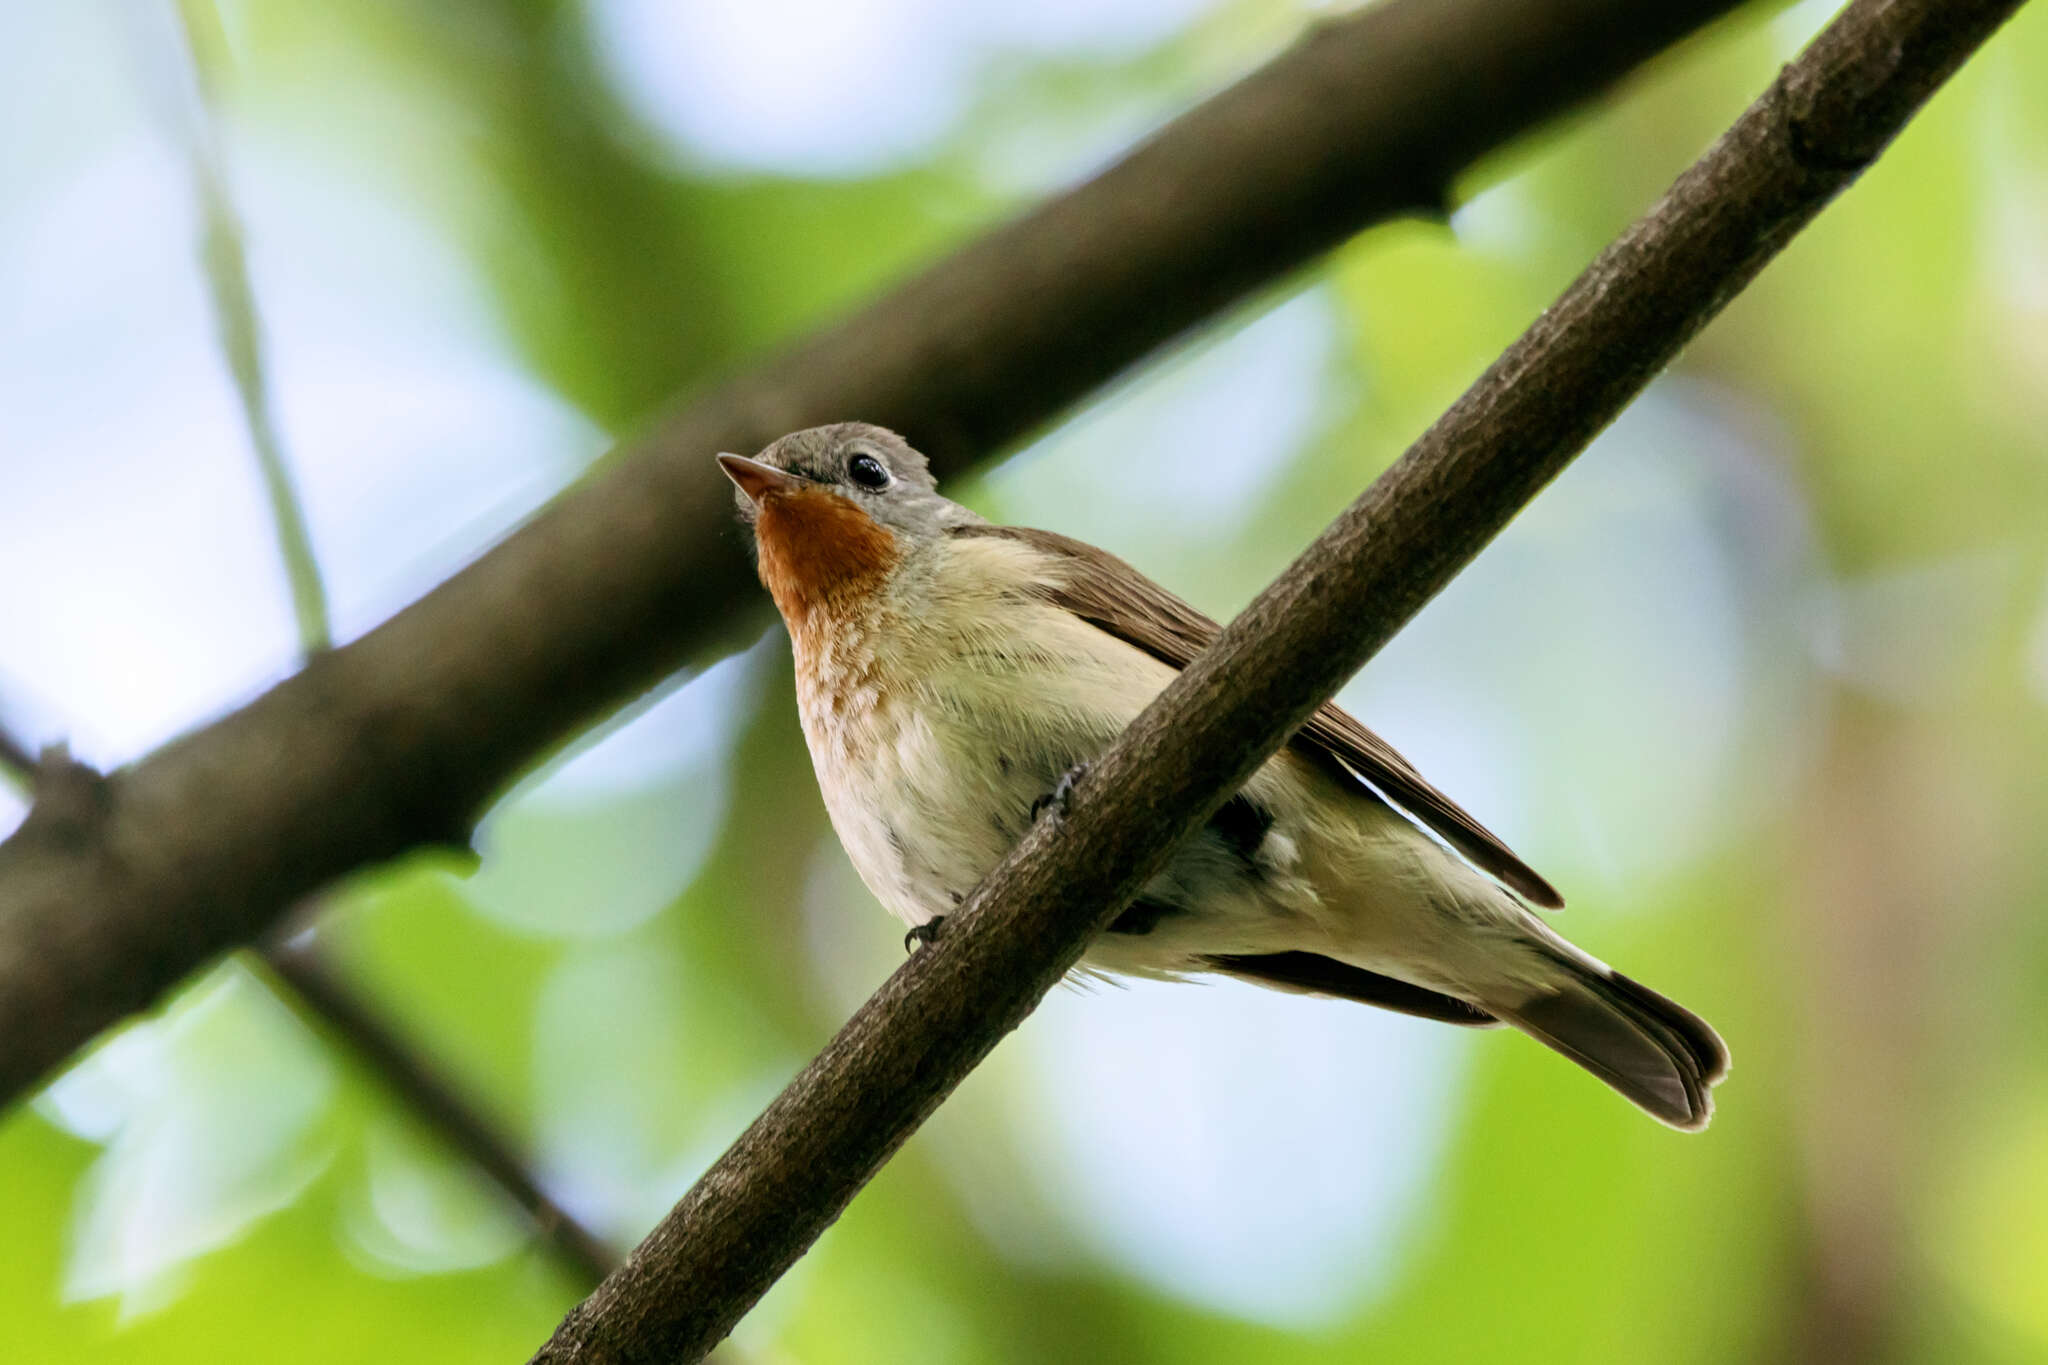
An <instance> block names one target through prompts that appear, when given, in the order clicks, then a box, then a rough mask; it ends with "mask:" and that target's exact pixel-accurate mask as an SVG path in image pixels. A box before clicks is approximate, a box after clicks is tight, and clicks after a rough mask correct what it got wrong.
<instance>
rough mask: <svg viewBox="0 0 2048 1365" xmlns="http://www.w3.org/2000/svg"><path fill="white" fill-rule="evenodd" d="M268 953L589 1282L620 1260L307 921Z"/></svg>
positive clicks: (324, 1021) (296, 989) (344, 1039)
mask: <svg viewBox="0 0 2048 1365" xmlns="http://www.w3.org/2000/svg"><path fill="white" fill-rule="evenodd" d="M263 960H264V961H265V962H266V963H268V964H269V966H270V969H271V970H272V971H273V972H275V973H276V975H277V977H278V980H279V981H281V982H282V983H283V984H284V985H285V986H287V987H289V988H290V991H291V993H292V994H294V995H296V996H297V997H298V998H299V999H300V1000H301V1001H303V1002H304V1003H305V1004H306V1006H307V1008H308V1009H310V1010H311V1011H312V1013H313V1015H314V1016H315V1017H316V1018H317V1020H318V1021H319V1022H320V1024H321V1025H323V1026H324V1027H325V1028H326V1030H327V1031H328V1032H329V1033H331V1034H332V1035H333V1036H334V1038H335V1041H336V1042H337V1044H339V1045H340V1046H342V1047H344V1048H346V1049H347V1050H348V1051H349V1052H350V1053H352V1054H354V1055H355V1056H356V1057H357V1058H358V1059H359V1060H361V1061H362V1062H363V1063H364V1064H365V1065H366V1066H367V1067H368V1068H369V1069H370V1071H371V1072H372V1074H374V1075H375V1076H376V1078H377V1080H378V1081H379V1082H380V1083H381V1084H383V1085H384V1086H385V1087H386V1088H387V1089H389V1090H390V1091H391V1093H392V1094H393V1095H394V1096H395V1097H396V1098H397V1099H398V1100H400V1101H401V1102H402V1103H403V1104H404V1105H405V1106H406V1108H407V1109H409V1110H410V1111H411V1112H412V1113H413V1114H414V1115H416V1116H417V1117H418V1118H419V1119H420V1120H422V1121H423V1122H424V1123H426V1124H427V1125H428V1126H429V1127H430V1128H431V1129H433V1131H434V1132H435V1133H436V1134H438V1135H439V1136H440V1138H441V1139H442V1140H443V1141H445V1142H447V1143H448V1144H449V1146H451V1147H453V1148H454V1149H455V1150H456V1151H457V1152H460V1153H461V1154H462V1155H463V1156H465V1157H467V1158H468V1159H469V1160H470V1161H471V1162H473V1163H475V1164H476V1165H477V1166H479V1167H481V1168H482V1170H483V1172H484V1174H486V1175H488V1176H489V1177H490V1178H491V1179H493V1180H495V1181H496V1182H497V1183H498V1185H499V1186H500V1187H501V1188H502V1189H503V1190H504V1191H505V1192H506V1193H507V1194H508V1195H510V1196H511V1197H512V1199H513V1201H514V1202H515V1203H517V1204H518V1205H519V1207H520V1208H522V1209H524V1210H526V1212H527V1214H528V1215H529V1216H530V1217H531V1218H532V1219H533V1221H534V1225H535V1227H536V1228H537V1229H538V1230H539V1232H540V1235H541V1238H542V1240H543V1241H545V1242H546V1243H547V1244H548V1245H549V1246H550V1247H552V1248H553V1249H554V1250H555V1251H557V1252H559V1253H561V1255H562V1256H564V1257H565V1258H566V1259H567V1260H568V1261H569V1263H570V1264H571V1265H572V1266H574V1267H575V1269H576V1270H577V1271H578V1272H579V1273H580V1274H581V1275H582V1276H583V1277H584V1278H585V1279H587V1280H588V1282H589V1283H591V1284H596V1283H597V1282H598V1281H600V1280H602V1279H603V1278H604V1277H605V1276H606V1275H607V1274H609V1273H610V1272H611V1270H612V1269H613V1268H614V1267H616V1266H617V1265H618V1263H619V1253H618V1251H617V1250H616V1249H615V1248H613V1247H612V1246H611V1245H610V1244H609V1243H607V1242H606V1241H605V1240H604V1239H603V1238H602V1237H599V1236H598V1235H597V1234H596V1233H595V1232H592V1231H591V1230H590V1229H589V1228H588V1227H586V1226H584V1224H583V1223H582V1222H581V1220H579V1219H577V1218H576V1217H575V1216H574V1215H573V1214H571V1213H570V1212H569V1211H568V1210H566V1209H564V1208H563V1207H562V1206H561V1205H560V1204H559V1203H557V1202H556V1201H555V1199H554V1197H553V1196H552V1195H550V1194H548V1192H547V1191H546V1190H545V1189H543V1188H542V1187H541V1184H540V1181H539V1180H538V1178H536V1177H535V1175H534V1174H533V1172H532V1170H531V1169H529V1167H528V1165H527V1162H526V1159H525V1158H524V1157H523V1156H521V1155H520V1154H519V1152H517V1151H516V1150H515V1149H514V1147H513V1145H512V1144H511V1143H510V1142H509V1141H507V1140H506V1138H505V1137H504V1136H503V1135H502V1134H501V1133H500V1132H499V1131H498V1128H497V1125H496V1124H494V1123H493V1122H492V1121H491V1120H490V1119H488V1118H486V1117H485V1116H484V1114H483V1112H482V1111H481V1110H479V1109H478V1108H477V1107H476V1106H475V1105H473V1104H471V1103H470V1102H469V1100H468V1099H467V1098H465V1097H464V1096H463V1095H462V1093H461V1092H460V1091H458V1090H457V1089H456V1088H455V1087H454V1086H453V1085H451V1084H449V1082H448V1080H447V1079H446V1078H445V1077H444V1076H443V1075H442V1074H441V1071H440V1069H439V1068H438V1067H435V1066H434V1065H433V1064H432V1063H430V1062H428V1061H427V1060H426V1059H425V1058H424V1057H422V1056H421V1055H420V1053H419V1052H418V1050H417V1049H416V1048H414V1047H413V1045H412V1044H411V1043H410V1042H408V1041H407V1040H406V1039H405V1038H404V1037H402V1036H401V1035H400V1034H399V1033H398V1032H397V1030H395V1029H394V1028H392V1027H391V1025H390V1023H389V1022H388V1021H387V1020H386V1018H385V1017H384V1014H383V1012H382V1011H381V1010H379V1009H378V1008H377V1007H376V1006H375V1005H373V1004H372V1003H371V1002H370V1001H369V1000H368V999H367V998H365V997H364V996H363V994H362V993H361V992H360V991H359V990H357V988H356V987H355V986H353V985H351V984H350V983H349V982H348V980H347V979H346V978H345V977H343V976H342V975H341V974H339V973H338V972H336V971H335V970H334V967H333V966H332V964H330V963H329V962H327V961H326V959H325V956H324V955H323V954H322V953H321V952H320V951H319V950H318V949H317V948H316V947H315V946H314V944H313V942H312V939H311V931H310V929H302V930H300V931H298V932H296V933H293V934H290V935H287V936H284V937H281V938H279V939H278V940H277V941H275V942H273V943H269V944H266V945H264V948H263Z"/></svg>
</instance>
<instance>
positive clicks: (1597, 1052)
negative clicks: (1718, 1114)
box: [1486, 944, 1728, 1132]
mask: <svg viewBox="0 0 2048 1365" xmlns="http://www.w3.org/2000/svg"><path fill="white" fill-rule="evenodd" d="M1558 948H1559V949H1560V951H1556V952H1554V953H1552V954H1551V956H1552V957H1553V958H1554V960H1555V961H1557V963H1558V964H1559V966H1560V967H1561V968H1562V970H1561V971H1559V972H1558V973H1557V975H1556V977H1555V978H1554V979H1553V980H1552V981H1551V982H1550V983H1548V985H1547V986H1546V987H1545V988H1544V989H1542V990H1540V991H1538V992H1537V993H1535V994H1532V995H1529V996H1527V997H1526V998H1524V999H1522V1000H1520V1001H1518V1002H1516V1003H1515V1004H1513V1005H1512V1006H1502V1005H1501V1004H1499V1003H1498V1002H1494V1001H1488V1002H1487V1003H1486V1008H1487V1009H1488V1010H1489V1011H1490V1012H1491V1013H1493V1014H1495V1015H1497V1016H1499V1017H1500V1018H1501V1019H1503V1020H1505V1021H1506V1022H1507V1023H1510V1024H1513V1025H1514V1026H1515V1027H1516V1028H1518V1029H1520V1030H1522V1032H1524V1033H1526V1034H1528V1035H1529V1036H1530V1037H1532V1038H1534V1039H1536V1040H1537V1041H1538V1042H1540V1043H1542V1044H1544V1045H1545V1046H1546V1047H1550V1048H1554V1049H1556V1050H1557V1051H1558V1052H1561V1053H1563V1054H1564V1055H1565V1056H1567V1057H1569V1058H1571V1059H1572V1060H1573V1061H1575V1062H1577V1063H1578V1064H1579V1065H1580V1066H1583V1067H1585V1068H1586V1070H1588V1071H1590V1072H1592V1073H1593V1074H1594V1075H1595V1076H1598V1077H1599V1078H1600V1079H1601V1080H1603V1081H1605V1082H1607V1083H1608V1084H1609V1085H1611V1086H1613V1087H1614V1088H1615V1089H1616V1090H1619V1091H1620V1092H1621V1093H1622V1094H1623V1095H1624V1096H1626V1097H1627V1098H1628V1099H1629V1100H1630V1101H1631V1102H1633V1103H1634V1104H1636V1105H1637V1106H1639V1107H1640V1108H1642V1109H1643V1110H1644V1111H1646V1112H1647V1113H1649V1114H1650V1115H1652V1116H1653V1117H1655V1118H1658V1119H1661V1120H1662V1121H1663V1122H1665V1123H1668V1124H1670V1125H1671V1126H1672V1127H1673V1128H1683V1129H1685V1130H1687V1131H1688V1132H1696V1131H1698V1130H1699V1129H1701V1128H1704V1127H1706V1126H1707V1119H1708V1117H1709V1116H1711V1115H1712V1113H1713V1111H1714V1103H1713V1099H1712V1097H1711V1096H1710V1095H1709V1093H1708V1092H1709V1091H1710V1090H1711V1089H1712V1087H1713V1085H1714V1083H1715V1082H1717V1081H1719V1080H1720V1079H1721V1078H1722V1077H1723V1076H1725V1075H1727V1074H1728V1049H1727V1047H1726V1046H1724V1045H1723V1044H1722V1042H1721V1038H1720V1035H1719V1034H1717V1033H1715V1032H1714V1030H1713V1029H1712V1028H1711V1027H1709V1026H1708V1024H1707V1022H1706V1021H1705V1020H1703V1019H1701V1018H1700V1017H1699V1016H1698V1015H1696V1014H1694V1013H1693V1012H1692V1011H1690V1010H1688V1009H1686V1008H1684V1007H1683V1006H1681V1005H1679V1004H1678V1003H1676V1002H1675V1001H1672V1000H1669V999H1667V998H1666V997H1664V996H1662V995H1659V994H1658V993H1657V992H1655V991H1653V990H1651V989H1650V988H1649V987H1648V986H1645V985H1642V984H1640V983H1639V982H1635V981H1631V980H1630V979H1629V978H1628V977H1625V976H1623V975H1622V974H1621V973H1620V972H1617V971H1614V970H1613V969H1612V968H1609V967H1607V966H1606V965H1605V964H1603V963H1600V962H1596V961H1594V960H1593V959H1592V958H1590V957H1585V956H1584V955H1582V954H1580V953H1578V952H1577V950H1575V949H1571V948H1569V947H1567V946H1566V945H1563V944H1559V945H1558Z"/></svg>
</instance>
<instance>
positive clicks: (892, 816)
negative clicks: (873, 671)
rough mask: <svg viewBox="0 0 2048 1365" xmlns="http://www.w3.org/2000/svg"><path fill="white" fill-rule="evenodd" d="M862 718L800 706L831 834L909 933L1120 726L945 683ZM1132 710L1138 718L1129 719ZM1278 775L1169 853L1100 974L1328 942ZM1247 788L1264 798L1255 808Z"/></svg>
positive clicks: (1108, 945) (946, 904)
mask: <svg viewBox="0 0 2048 1365" xmlns="http://www.w3.org/2000/svg"><path fill="white" fill-rule="evenodd" d="M927 683H928V685H927V687H926V688H924V689H921V690H919V691H918V692H915V693H912V694H910V695H909V696H907V697H898V698H896V699H894V700H891V701H886V702H883V701H878V702H877V704H875V705H874V706H873V707H871V708H868V709H866V710H865V711H864V712H863V713H861V714H859V715H854V714H849V712H848V711H847V710H846V709H845V708H841V709H840V710H839V711H838V712H837V714H833V713H831V712H828V711H827V710H826V708H825V707H824V706H823V705H821V704H806V705H804V707H803V719H804V731H805V738H806V740H807V741H808V743H809V745H810V748H811V754H812V759H813V762H814V763H815V765H816V767H817V771H818V778H819V785H820V787H821V789H822V790H823V792H824V795H825V805H826V809H827V811H828V812H829V814H830V815H831V819H832V825H833V828H834V830H835V831H836V832H837V833H838V835H839V838H840V842H841V843H842V844H843V845H844V846H845V848H846V852H847V856H848V857H849V858H850V859H851V861H852V862H853V865H854V868H855V870H856V871H858V872H859V874H860V876H861V879H862V880H863V881H864V882H865V883H866V884H867V886H868V889H869V890H870V891H872V892H873V893H874V895H875V897H876V899H877V900H879V901H880V902H881V903H882V904H883V905H884V906H885V907H886V908H887V909H889V910H890V911H891V912H893V913H894V914H896V915H897V916H898V917H900V918H901V919H903V920H904V921H905V922H906V923H909V924H913V925H915V924H922V923H924V922H926V921H927V920H930V919H932V918H934V917H938V916H944V915H948V914H951V913H952V912H953V911H954V910H955V909H956V908H957V907H958V906H959V905H960V904H961V902H962V901H963V900H964V899H965V898H966V897H967V895H968V894H969V893H970V892H971V891H972V890H973V889H974V888H975V886H976V885H977V884H978V883H979V882H980V881H981V880H982V878H983V877H985V876H986V875H987V874H988V873H989V872H990V871H991V870H993V869H994V867H995V866H996V864H997V863H999V862H1000V861H1001V860H1002V859H1003V857H1004V855H1006V854H1007V853H1008V852H1009V851H1010V850H1011V849H1012V848H1013V847H1015V845H1016V844H1017V842H1018V841H1019V840H1020V839H1022V838H1023V836H1024V834H1025V832H1026V830H1028V829H1029V828H1030V826H1031V822H1032V820H1033V818H1034V813H1033V808H1034V806H1035V805H1037V804H1038V803H1039V802H1040V800H1041V799H1042V798H1044V797H1045V796H1047V795H1048V794H1049V793H1051V792H1052V790H1053V789H1054V788H1055V786H1056V785H1057V784H1058V782H1059V780H1060V778H1061V777H1062V776H1063V775H1064V774H1065V773H1066V772H1067V771H1068V770H1069V769H1071V768H1072V767H1074V766H1075V765H1076V764H1078V763H1081V762H1084V761H1086V760H1088V759H1090V758H1092V757H1094V756H1095V755H1096V754H1097V753H1099V752H1101V751H1102V749H1103V748H1105V747H1106V746H1107V745H1108V743H1109V742H1110V741H1111V740H1112V739H1114V737H1115V735H1116V734H1117V733H1118V731H1119V730H1120V728H1121V721H1120V720H1118V719H1117V718H1116V717H1114V716H1099V715H1098V716H1093V717H1091V716H1088V715H1087V714H1086V713H1085V712H1080V711H1078V710H1077V709H1075V708H1072V707H1069V706H1064V705H1061V704H1059V703H1058V701H1057V699H1055V700H1054V701H1053V702H1052V703H1051V704H1049V705H1047V706H1045V707H1043V708H1041V709H1038V710H1037V711H1035V712H1031V711H1029V710H1028V708H1025V707H1023V706H1022V705H1021V704H1020V703H1019V702H1018V700H1017V698H1018V695H1019V694H1018V692H1017V691H1015V690H1012V691H1010V692H1009V693H1008V695H1007V696H1006V697H1005V698H1004V699H1003V700H1002V701H1001V702H1000V703H998V704H990V705H977V702H978V701H984V700H986V699H985V698H977V697H976V696H973V695H966V696H963V695H958V694H949V693H947V692H946V691H945V689H944V687H943V684H933V683H932V682H931V680H927ZM1136 705H1137V704H1135V703H1134V704H1133V706H1132V710H1133V713H1134V714H1135V710H1136ZM1269 766H1270V767H1272V768H1274V769H1275V770H1276V771H1275V772H1274V773H1272V774H1262V777H1263V778H1265V780H1264V781H1263V782H1261V781H1255V782H1254V784H1253V785H1252V787H1250V788H1248V789H1247V794H1245V795H1242V796H1240V797H1239V798H1238V799H1237V800H1236V801H1234V802H1232V803H1231V804H1230V805H1229V806H1227V807H1226V808H1225V809H1224V810H1223V811H1221V812H1219V813H1218V815H1217V817H1216V818H1215V819H1213V820H1212V821H1211V822H1210V824H1209V825H1208V826H1206V827H1205V828H1203V829H1202V830H1199V831H1197V832H1196V833H1195V834H1194V835H1193V836H1191V838H1190V839H1189V840H1188V841H1187V843H1185V844H1184V845H1183V846H1182V848H1181V850H1180V851H1179V852H1178V853H1177V854H1176V856H1175V858H1174V861H1173V862H1172V863H1171V864H1170V865H1169V867H1168V870H1167V871H1166V872H1165V873H1163V874H1161V875H1160V877H1158V878H1157V879H1155V881H1154V882H1153V883H1152V884H1151V885H1149V886H1148V887H1147V888H1146V891H1145V893H1144V894H1143V895H1142V896H1140V897H1139V898H1138V899H1137V900H1136V901H1135V902H1134V903H1133V904H1132V905H1131V906H1130V907H1129V908H1128V909H1126V910H1125V911H1123V912H1122V913H1121V914H1120V915H1119V917H1118V918H1117V919H1116V920H1115V921H1114V922H1113V923H1112V925H1111V928H1110V931H1109V932H1107V933H1105V934H1104V935H1102V936H1101V937H1100V938H1099V939H1098V940H1097V941H1096V943H1095V944H1094V945H1093V946H1092V947H1091V949H1090V951H1089V953H1088V955H1087V959H1086V961H1087V962H1088V964H1089V965H1090V966H1094V967H1097V968H1100V969H1103V970H1108V971H1117V972H1126V973H1134V974H1140V975H1178V974H1181V973H1183V972H1190V971H1198V970H1202V967H1203V964H1202V962H1201V959H1202V957H1203V956H1204V955H1207V954H1216V953H1262V952H1277V951H1283V950H1286V949H1288V948H1291V947H1295V946H1299V945H1300V944H1301V943H1302V942H1303V940H1304V937H1305V936H1307V937H1308V938H1310V939H1311V940H1315V939H1318V938H1319V937H1320V934H1319V928H1318V925H1317V924H1316V922H1315V916H1314V913H1313V912H1314V908H1315V907H1314V899H1315V898H1314V894H1313V892H1312V890H1311V889H1310V888H1309V886H1308V884H1307V882H1306V880H1305V879H1304V878H1302V877H1301V876H1299V875H1298V874H1297V872H1296V870H1295V868H1294V864H1295V862H1297V861H1298V856H1297V850H1296V849H1295V848H1294V846H1293V841H1292V840H1291V839H1290V838H1289V837H1288V836H1287V834H1286V832H1285V831H1284V830H1281V829H1277V828H1276V825H1277V824H1278V823H1279V821H1278V817H1277V816H1276V814H1275V811H1274V808H1273V807H1274V806H1275V805H1284V804H1286V802H1285V801H1284V800H1283V799H1282V798H1281V796H1280V793H1279V792H1278V791H1273V792H1270V793H1268V792H1264V791H1261V788H1265V787H1277V786H1279V785H1281V782H1282V779H1281V777H1280V776H1279V775H1278V772H1277V769H1278V765H1277V764H1275V765H1269ZM1253 793H1257V794H1259V795H1261V796H1265V797H1267V799H1266V800H1264V801H1260V800H1254V799H1253Z"/></svg>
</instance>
